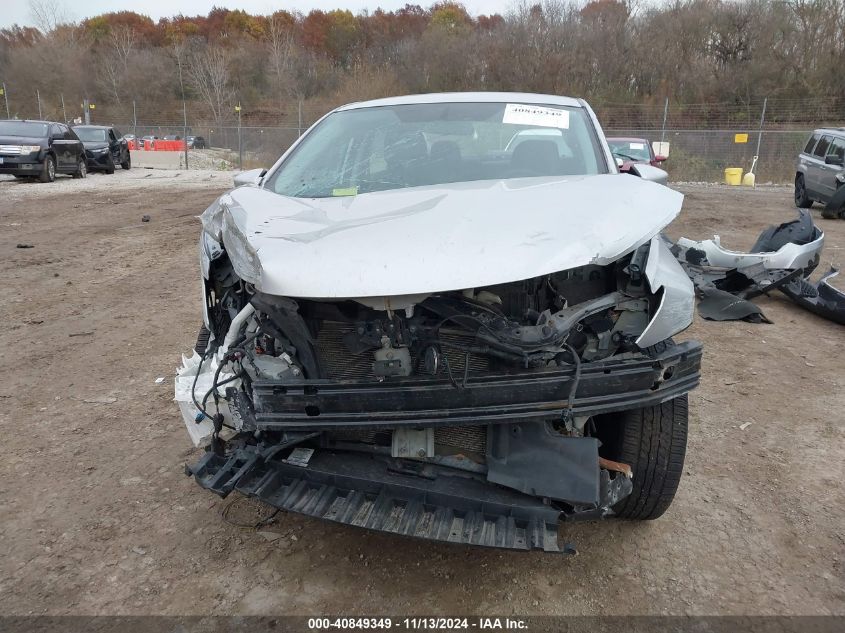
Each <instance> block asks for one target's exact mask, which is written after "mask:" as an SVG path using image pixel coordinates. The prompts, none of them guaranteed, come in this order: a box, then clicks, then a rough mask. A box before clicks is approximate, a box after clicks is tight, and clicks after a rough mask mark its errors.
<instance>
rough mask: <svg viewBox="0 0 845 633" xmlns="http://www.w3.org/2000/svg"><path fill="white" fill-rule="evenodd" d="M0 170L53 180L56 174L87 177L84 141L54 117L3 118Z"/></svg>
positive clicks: (16, 174)
mask: <svg viewBox="0 0 845 633" xmlns="http://www.w3.org/2000/svg"><path fill="white" fill-rule="evenodd" d="M0 174H11V175H13V176H15V177H17V178H27V177H32V178H38V179H39V180H40V181H41V182H53V180H55V179H56V174H71V175H72V176H73V177H74V178H85V176H86V175H87V174H88V167H87V165H86V162H85V149H84V148H83V146H82V141H80V140H79V138H78V137H77V136H76V134H75V133H74V132H73V130H71V129H70V128H69V127H68V126H66V125H63V124H61V123H52V122H50V121H19V120H5V121H0Z"/></svg>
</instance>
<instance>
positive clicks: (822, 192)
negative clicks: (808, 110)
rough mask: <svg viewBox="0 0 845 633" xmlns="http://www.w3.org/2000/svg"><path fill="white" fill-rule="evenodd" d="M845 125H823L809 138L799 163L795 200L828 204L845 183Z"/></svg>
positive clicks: (805, 204)
mask: <svg viewBox="0 0 845 633" xmlns="http://www.w3.org/2000/svg"><path fill="white" fill-rule="evenodd" d="M843 162H845V128H842V127H840V128H835V129H830V128H821V129H818V130H815V131H814V132H813V134H812V136H810V138H809V139H808V140H807V144H806V145H805V146H804V150H803V151H802V152H801V153H800V154H799V155H798V160H797V161H796V163H795V204H796V205H797V206H799V207H801V208H804V209H808V208H809V207H811V206H812V205H813V202H820V203H822V204H828V203H829V202H830V201H831V199H832V198H833V196H834V194H835V193H836V191H837V189H838V188H839V187H841V186H842V185H843V184H845V168H843Z"/></svg>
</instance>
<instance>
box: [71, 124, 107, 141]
mask: <svg viewBox="0 0 845 633" xmlns="http://www.w3.org/2000/svg"><path fill="white" fill-rule="evenodd" d="M73 131H74V132H76V135H77V136H78V137H79V140H80V141H83V142H85V143H105V142H106V134H107V132H106V130H104V129H102V128H97V127H75V128H73Z"/></svg>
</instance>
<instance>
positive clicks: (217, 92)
mask: <svg viewBox="0 0 845 633" xmlns="http://www.w3.org/2000/svg"><path fill="white" fill-rule="evenodd" d="M187 70H188V79H189V81H190V83H191V86H192V87H193V88H194V90H195V91H196V92H197V94H198V95H199V96H200V97H201V98H202V100H203V101H204V102H205V103H206V105H207V106H208V108H209V110H211V114H212V116H213V117H214V120H215V122H216V123H217V125H218V126H219V125H220V123H221V122H222V121H223V118H224V117H225V115H226V113H227V112H228V110H229V107H230V106H231V105H232V99H233V94H232V89H231V81H230V79H231V78H230V75H229V64H228V60H227V59H226V51H224V50H223V49H222V48H220V47H218V46H206V47H204V48H203V49H201V50H198V51H195V52H194V54H193V55H191V56H190V57H189V59H188V65H187Z"/></svg>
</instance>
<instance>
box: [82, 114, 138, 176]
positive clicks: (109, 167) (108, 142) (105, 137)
mask: <svg viewBox="0 0 845 633" xmlns="http://www.w3.org/2000/svg"><path fill="white" fill-rule="evenodd" d="M73 131H74V132H76V135H77V136H78V137H79V138H80V140H81V141H82V144H83V145H84V146H85V157H86V159H87V160H88V168H89V169H92V170H93V169H98V170H101V171H104V172H106V173H107V174H113V173H114V168H115V165H120V166H121V167H123V169H129V168H130V167H132V159H131V157H130V156H129V143H128V142H127V141H126V139H125V138H123V134H121V133H120V132H119V131H118V130H117V129H116V128H113V127H111V126H108V125H75V126H73Z"/></svg>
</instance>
